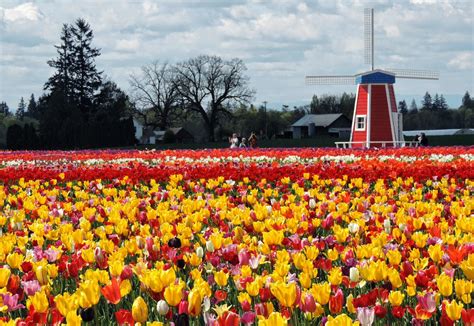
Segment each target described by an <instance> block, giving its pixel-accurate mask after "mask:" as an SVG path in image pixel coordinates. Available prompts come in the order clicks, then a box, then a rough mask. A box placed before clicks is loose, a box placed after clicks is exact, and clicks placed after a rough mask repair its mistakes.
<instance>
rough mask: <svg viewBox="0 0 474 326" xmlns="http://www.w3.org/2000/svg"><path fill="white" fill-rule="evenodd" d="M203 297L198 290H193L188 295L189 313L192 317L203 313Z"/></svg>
mask: <svg viewBox="0 0 474 326" xmlns="http://www.w3.org/2000/svg"><path fill="white" fill-rule="evenodd" d="M201 304H202V296H201V293H200V292H199V290H198V289H192V290H191V292H189V295H188V311H189V314H190V315H191V316H198V315H199V314H200V313H201Z"/></svg>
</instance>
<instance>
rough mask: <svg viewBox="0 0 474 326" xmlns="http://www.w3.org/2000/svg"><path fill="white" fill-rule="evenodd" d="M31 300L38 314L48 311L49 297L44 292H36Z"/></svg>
mask: <svg viewBox="0 0 474 326" xmlns="http://www.w3.org/2000/svg"><path fill="white" fill-rule="evenodd" d="M30 300H31V304H33V307H34V308H35V311H36V312H39V313H43V312H46V311H48V308H49V302H48V297H47V296H46V293H44V291H38V292H36V293H35V294H34V295H33V296H32V297H30Z"/></svg>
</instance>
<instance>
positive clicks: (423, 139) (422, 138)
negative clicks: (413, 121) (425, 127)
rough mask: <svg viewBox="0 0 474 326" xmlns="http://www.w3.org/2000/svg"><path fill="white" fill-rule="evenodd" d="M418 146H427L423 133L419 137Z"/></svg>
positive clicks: (426, 139)
mask: <svg viewBox="0 0 474 326" xmlns="http://www.w3.org/2000/svg"><path fill="white" fill-rule="evenodd" d="M420 146H428V138H427V137H426V135H425V133H424V132H422V133H421V136H420Z"/></svg>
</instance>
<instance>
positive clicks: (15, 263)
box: [7, 252, 25, 269]
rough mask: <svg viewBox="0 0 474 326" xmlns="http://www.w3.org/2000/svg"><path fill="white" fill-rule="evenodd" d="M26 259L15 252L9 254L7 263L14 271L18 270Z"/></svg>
mask: <svg viewBox="0 0 474 326" xmlns="http://www.w3.org/2000/svg"><path fill="white" fill-rule="evenodd" d="M24 259H25V257H24V256H23V255H21V254H19V253H17V252H14V253H12V254H9V255H8V256H7V263H8V265H9V266H10V267H11V268H13V269H18V268H19V267H20V265H21V263H23V260H24Z"/></svg>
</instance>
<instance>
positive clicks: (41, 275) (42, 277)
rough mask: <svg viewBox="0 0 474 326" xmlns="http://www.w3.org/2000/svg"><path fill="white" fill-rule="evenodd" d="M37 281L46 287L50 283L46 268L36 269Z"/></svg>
mask: <svg viewBox="0 0 474 326" xmlns="http://www.w3.org/2000/svg"><path fill="white" fill-rule="evenodd" d="M35 274H36V279H37V280H38V282H39V283H40V284H41V285H46V284H48V282H49V277H48V269H47V268H46V266H41V265H40V266H38V267H36V272H35Z"/></svg>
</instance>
